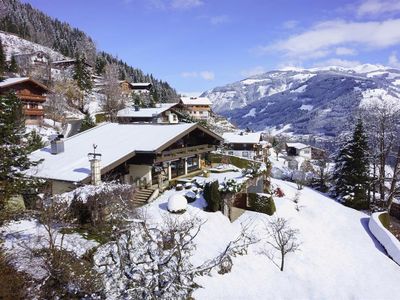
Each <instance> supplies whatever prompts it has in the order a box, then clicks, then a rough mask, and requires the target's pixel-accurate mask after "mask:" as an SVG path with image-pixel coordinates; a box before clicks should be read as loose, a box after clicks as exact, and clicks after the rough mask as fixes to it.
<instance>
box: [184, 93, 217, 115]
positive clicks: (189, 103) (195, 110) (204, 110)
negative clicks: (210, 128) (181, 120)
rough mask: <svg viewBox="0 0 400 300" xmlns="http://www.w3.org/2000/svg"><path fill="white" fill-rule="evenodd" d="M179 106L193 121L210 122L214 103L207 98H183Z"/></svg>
mask: <svg viewBox="0 0 400 300" xmlns="http://www.w3.org/2000/svg"><path fill="white" fill-rule="evenodd" d="M179 104H180V107H181V109H182V110H183V111H185V112H187V113H188V114H189V116H191V117H192V118H193V119H196V120H208V118H209V117H210V116H211V104H212V103H211V101H210V99H208V98H206V97H181V100H180V102H179Z"/></svg>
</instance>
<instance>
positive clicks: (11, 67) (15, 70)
mask: <svg viewBox="0 0 400 300" xmlns="http://www.w3.org/2000/svg"><path fill="white" fill-rule="evenodd" d="M8 71H9V72H11V73H18V64H17V61H16V60H15V56H14V55H13V56H11V61H10V64H9V66H8Z"/></svg>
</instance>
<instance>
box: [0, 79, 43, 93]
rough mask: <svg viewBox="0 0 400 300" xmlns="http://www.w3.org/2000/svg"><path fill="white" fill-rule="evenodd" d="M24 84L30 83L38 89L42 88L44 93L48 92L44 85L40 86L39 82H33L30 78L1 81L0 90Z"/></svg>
mask: <svg viewBox="0 0 400 300" xmlns="http://www.w3.org/2000/svg"><path fill="white" fill-rule="evenodd" d="M25 82H31V83H33V84H34V85H37V86H39V87H40V88H42V89H43V90H45V91H46V92H47V91H48V90H49V89H48V88H47V87H46V86H45V85H43V84H41V83H40V82H38V81H36V80H33V79H32V78H30V77H14V78H6V79H4V80H3V81H0V88H7V87H11V86H13V85H16V84H20V83H25Z"/></svg>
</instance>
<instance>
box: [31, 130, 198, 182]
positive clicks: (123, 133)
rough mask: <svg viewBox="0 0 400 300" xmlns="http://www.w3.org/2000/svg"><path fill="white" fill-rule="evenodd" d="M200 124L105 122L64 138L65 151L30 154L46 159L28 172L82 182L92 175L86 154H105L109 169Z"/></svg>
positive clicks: (33, 157)
mask: <svg viewBox="0 0 400 300" xmlns="http://www.w3.org/2000/svg"><path fill="white" fill-rule="evenodd" d="M197 127H199V125H197V124H196V123H183V124H170V125H157V124H117V123H106V124H104V125H100V126H97V127H94V128H92V129H89V130H87V131H85V132H82V133H80V134H77V135H75V136H72V137H70V138H67V139H65V140H64V148H65V151H64V152H62V153H59V154H56V155H54V154H51V151H50V147H45V148H42V149H40V150H37V151H35V152H33V153H32V154H31V155H30V158H31V159H32V160H39V159H44V161H43V162H42V163H41V164H39V165H38V166H37V167H34V168H32V169H30V170H29V171H28V175H31V176H35V177H40V178H48V179H54V180H62V181H72V182H75V181H76V182H79V181H82V180H84V179H86V178H87V177H89V176H90V164H89V160H88V157H87V154H88V153H90V152H93V144H96V145H97V146H98V147H97V152H98V153H101V154H102V157H101V167H102V170H103V171H104V170H108V169H107V167H111V166H112V165H114V164H115V163H118V161H120V160H121V159H125V160H127V159H129V158H130V157H133V156H134V155H135V153H136V152H155V151H157V150H159V148H160V147H162V146H164V145H166V144H167V143H169V142H170V141H171V140H173V139H174V138H176V137H177V136H179V135H181V134H185V133H186V132H189V131H191V130H194V129H195V128H197Z"/></svg>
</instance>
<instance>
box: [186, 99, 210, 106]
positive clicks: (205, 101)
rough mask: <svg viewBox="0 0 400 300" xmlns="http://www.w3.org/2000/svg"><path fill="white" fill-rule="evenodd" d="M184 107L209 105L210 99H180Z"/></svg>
mask: <svg viewBox="0 0 400 300" xmlns="http://www.w3.org/2000/svg"><path fill="white" fill-rule="evenodd" d="M181 101H182V103H183V104H184V105H211V104H212V103H211V101H210V99H208V98H206V97H181Z"/></svg>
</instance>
